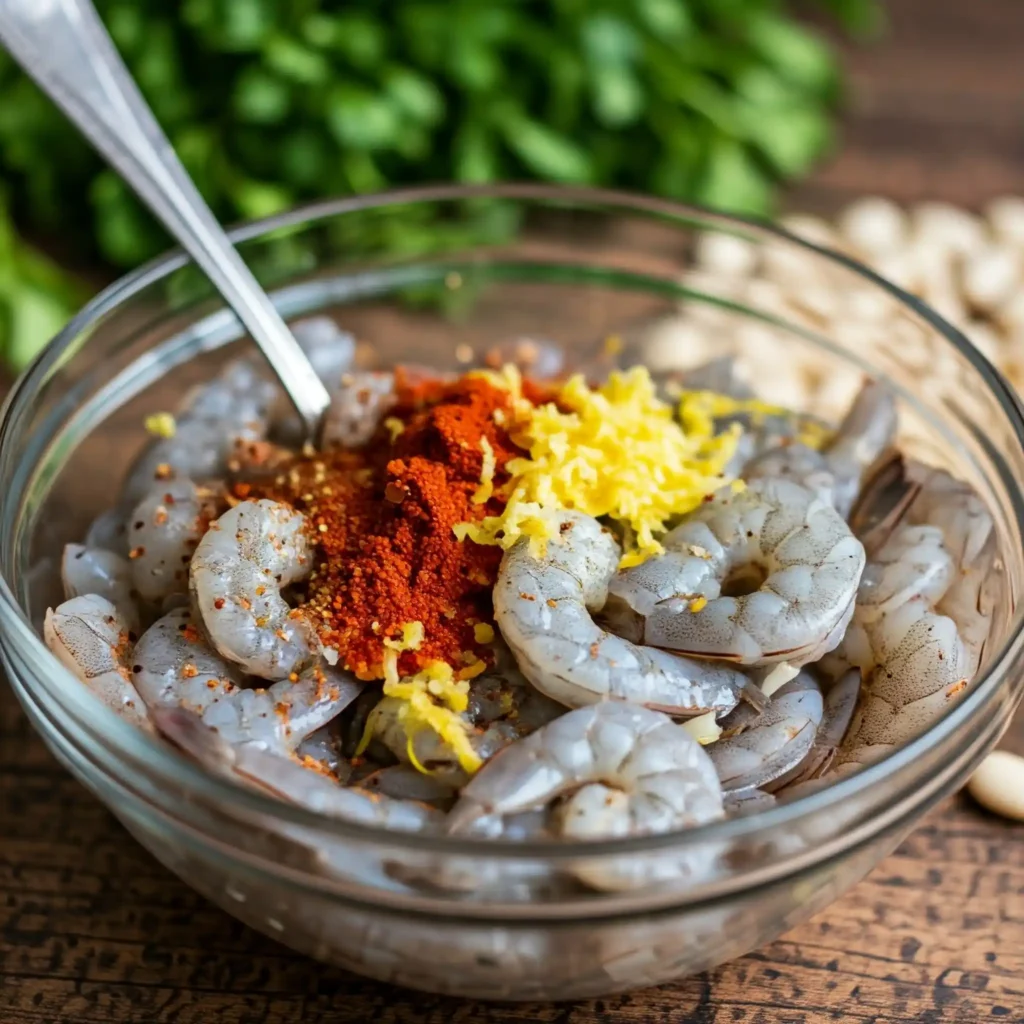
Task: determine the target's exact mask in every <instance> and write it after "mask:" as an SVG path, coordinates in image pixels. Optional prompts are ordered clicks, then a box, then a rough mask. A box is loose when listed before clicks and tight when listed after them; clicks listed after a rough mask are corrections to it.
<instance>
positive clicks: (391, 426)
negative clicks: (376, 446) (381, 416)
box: [384, 416, 405, 444]
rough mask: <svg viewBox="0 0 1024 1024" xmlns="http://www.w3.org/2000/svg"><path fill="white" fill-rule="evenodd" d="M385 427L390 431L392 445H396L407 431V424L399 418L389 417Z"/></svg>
mask: <svg viewBox="0 0 1024 1024" xmlns="http://www.w3.org/2000/svg"><path fill="white" fill-rule="evenodd" d="M384 426H385V427H386V428H387V429H388V432H389V433H390V434H391V443H392V444H394V443H395V441H397V440H398V436H399V434H401V433H402V431H403V430H405V424H404V423H403V422H402V421H401V420H400V419H399V418H398V417H397V416H388V417H387V418H386V419H385V420H384Z"/></svg>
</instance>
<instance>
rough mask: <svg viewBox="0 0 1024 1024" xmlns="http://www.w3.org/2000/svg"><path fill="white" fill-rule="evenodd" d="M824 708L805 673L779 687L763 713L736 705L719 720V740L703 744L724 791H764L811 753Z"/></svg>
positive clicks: (817, 692)
mask: <svg viewBox="0 0 1024 1024" xmlns="http://www.w3.org/2000/svg"><path fill="white" fill-rule="evenodd" d="M823 712H824V706H823V703H822V697H821V689H820V688H819V686H818V684H817V683H816V682H815V680H814V679H813V678H812V677H811V675H810V674H809V673H807V672H801V673H800V674H799V675H798V676H797V677H796V678H795V679H792V680H790V681H789V682H788V683H786V684H785V685H784V686H781V687H779V689H778V690H776V691H775V693H774V694H772V697H771V700H770V702H769V704H768V707H767V708H766V709H765V710H764V711H763V712H760V713H756V712H752V711H751V710H748V707H747V706H746V705H740V706H739V707H738V708H737V709H736V710H735V711H734V712H732V714H731V715H729V716H727V717H726V718H725V719H723V721H722V729H723V730H724V732H723V738H722V739H719V740H718V741H717V742H715V743H712V744H710V745H709V746H708V747H707V752H708V756H709V757H710V758H711V760H712V762H713V764H714V766H715V770H716V771H717V772H718V778H719V779H720V780H721V783H722V789H723V790H725V791H727V792H728V791H730V790H741V789H751V788H757V789H768V788H769V787H770V784H771V783H773V782H775V780H777V779H779V778H781V777H782V776H784V775H785V774H786V773H787V772H790V771H791V770H792V769H793V768H795V767H796V766H797V765H799V764H800V763H801V762H802V761H804V759H805V758H806V757H807V755H808V754H809V753H810V752H811V749H812V747H813V746H814V741H815V737H816V736H817V732H818V727H819V726H820V725H821V719H822V715H823Z"/></svg>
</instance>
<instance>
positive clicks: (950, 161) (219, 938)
mask: <svg viewBox="0 0 1024 1024" xmlns="http://www.w3.org/2000/svg"><path fill="white" fill-rule="evenodd" d="M889 9H890V18H891V29H890V34H889V36H888V37H887V39H886V40H885V41H884V42H883V43H881V44H880V45H878V46H876V47H875V48H874V49H871V50H856V49H854V48H849V50H848V57H847V59H848V66H849V69H850V80H851V92H850V96H849V100H848V110H847V113H846V116H845V129H844V147H843V148H842V149H841V151H840V154H839V156H838V157H837V158H836V159H835V160H834V161H832V162H831V163H829V164H827V165H826V166H825V167H824V168H823V169H822V170H821V171H820V173H818V174H817V175H816V176H815V177H814V178H813V180H812V181H810V182H809V183H808V184H806V185H804V186H802V187H801V189H800V190H799V191H798V192H796V193H795V194H794V195H793V196H792V197H791V199H790V205H791V206H792V207H793V208H800V209H815V210H819V211H822V212H826V213H827V212H831V211H834V210H835V209H837V208H838V206H839V205H840V204H841V203H842V202H844V201H846V200H847V199H850V198H852V197H854V196H856V195H858V194H862V193H864V192H869V191H875V192H880V193H883V194H888V195H891V196H893V197H895V198H897V199H900V200H908V201H909V200H918V199H924V198H929V199H947V200H950V201H953V202H957V203H962V204H966V205H969V206H980V205H981V204H982V203H983V202H984V201H985V200H986V199H988V198H990V197H991V196H994V195H997V194H1000V193H1006V192H1017V193H1021V194H1024V61H1022V60H1021V53H1022V52H1024V3H1022V2H1021V0H974V2H973V3H963V2H961V0H941V2H940V0H892V2H891V3H890V4H889ZM1004 743H1005V745H1008V746H1010V747H1011V748H1016V749H1018V750H1020V751H1021V752H1024V721H1021V720H1018V723H1017V725H1016V726H1015V727H1014V728H1012V729H1011V732H1010V733H1009V734H1008V736H1007V738H1006V740H1005V741H1004ZM370 1020H373V1021H379V1022H381V1024H477V1022H479V1024H518V1022H524V1024H525V1022H538V1024H619V1022H623V1024H654V1022H672V1024H727V1022H729V1024H732V1022H742V1024H824V1022H826V1021H844V1022H845V1021H848V1022H860V1024H911V1022H913V1024H935V1022H940V1021H962V1022H978V1021H985V1020H992V1021H998V1022H1002V1021H1007V1022H1022V1024H1024V827H1021V826H1015V825H1011V824H1008V823H1006V822H1002V821H999V820H997V819H995V818H993V817H991V816H989V815H987V814H985V813H984V812H982V811H980V810H979V809H978V808H977V807H976V806H974V805H973V804H972V803H971V802H970V801H969V800H968V798H966V797H964V796H959V797H956V798H954V799H952V800H951V801H949V802H947V803H946V804H945V805H944V806H943V807H941V808H940V809H938V810H937V811H936V812H935V813H933V814H932V815H931V816H930V817H929V818H928V819H927V820H926V821H925V822H924V823H923V824H922V825H921V827H920V828H919V829H918V830H917V831H916V832H915V833H914V834H913V835H912V836H911V837H910V838H909V839H907V841H906V842H904V843H903V844H902V846H900V848H899V849H898V850H897V851H896V852H895V853H894V854H893V855H892V856H891V857H889V858H888V859H887V860H886V861H884V862H883V863H882V864H881V865H880V866H879V867H878V868H877V869H876V870H875V871H874V872H873V873H872V874H871V875H870V876H869V877H868V878H867V879H866V880H865V881H864V882H862V883H861V884H860V885H859V886H857V887H856V888H855V889H854V890H853V891H852V892H850V893H849V894H848V895H847V896H846V897H845V898H843V899H841V900H839V901H838V902H837V903H835V904H833V905H832V906H831V907H829V908H828V909H827V910H826V911H824V912H823V913H821V914H819V915H818V916H817V917H815V918H814V919H812V920H811V921H809V922H808V923H806V924H805V925H803V926H801V927H799V928H797V929H795V930H793V931H792V932H790V933H788V934H787V935H785V936H784V937H783V938H782V939H780V940H779V941H777V942H774V943H772V944H771V945H770V946H767V947H766V948H764V949H761V950H759V951H757V952H756V953H752V954H751V955H749V956H746V957H743V958H742V959H740V960H736V961H734V962H733V963H730V964H726V965H725V966H723V967H721V968H719V969H718V970H716V971H714V972H713V973H711V974H708V975H704V976H700V977H696V978H691V979H688V980H685V981H682V982H679V983H677V984H674V985H668V986H664V987H662V988H659V989H654V990H647V991H642V992H636V993H632V994H629V995H624V996H618V997H614V998H609V999H603V1000H593V1001H589V1002H581V1003H575V1004H562V1005H540V1004H527V1005H521V1006H509V1005H502V1006H490V1005H485V1004H480V1003H466V1002H461V1001H458V1000H453V999H447V998H438V997H430V996H424V995H420V994H415V993H410V992H406V991H403V990H399V989H395V988H392V987H389V986H385V985H380V984H376V983H372V982H367V981H363V980H361V979H359V978H356V977H353V976H352V975H348V974H346V973H344V972H342V971H338V970H334V969H330V968H325V967H322V966H319V965H317V964H314V963H312V962H310V961H308V960H305V959H303V958H301V957H298V956H296V955H294V954H292V953H290V952H289V951H288V950H286V949H285V948H284V947H282V946H279V945H277V944H275V943H274V942H272V941H271V940H269V939H265V938H263V937H262V936H260V935H257V934H256V933H254V932H251V931H249V930H248V929H246V928H244V927H243V926H241V925H240V924H237V923H236V922H235V921H234V920H232V919H231V918H229V917H228V916H227V915H225V914H224V913H222V912H221V911H219V910H217V909H215V908H213V907H212V906H210V905H208V904H206V903H205V902H204V901H203V900H201V899H200V898H199V897H197V896H195V895H194V894H193V893H192V892H191V891H190V890H189V889H188V888H187V887H186V886H185V885H183V884H182V883H181V882H179V881H178V880H177V879H176V878H174V877H173V876H171V875H169V874H168V873H167V871H165V870H164V869H163V868H162V867H160V866H159V865H158V864H157V863H156V862H155V861H154V860H153V859H152V858H151V857H149V856H148V855H147V854H146V853H145V852H144V851H143V850H142V849H141V848H140V847H139V846H137V845H136V843H135V842H134V841H133V840H132V839H131V838H130V837H129V836H128V835H127V834H126V833H125V832H124V830H123V829H122V828H121V827H120V825H118V824H117V822H116V821H115V820H114V819H113V818H112V817H111V815H110V814H108V813H107V811H106V810H104V808H103V807H102V806H101V805H100V804H98V803H97V802H96V800H95V799H94V798H93V797H91V796H90V795H89V794H87V793H86V792H85V791H84V790H83V789H82V788H81V787H80V786H79V785H78V784H77V783H75V782H73V781H72V780H71V778H70V777H69V776H68V775H67V774H66V773H65V772H64V771H63V770H62V769H61V768H60V767H58V766H57V764H56V763H55V762H54V761H53V759H52V758H51V757H50V756H49V754H48V753H47V752H46V751H45V749H44V748H43V746H42V744H41V742H40V741H39V740H38V739H37V738H36V737H35V736H34V734H33V733H32V731H31V730H30V728H29V726H28V724H27V722H26V721H25V718H24V716H23V715H22V713H21V711H20V709H19V708H18V707H17V706H16V704H15V702H14V701H13V698H12V697H11V696H10V694H9V691H7V690H6V687H5V684H3V683H2V682H0V1024H85V1022H90V1024H99V1022H116V1024H127V1022H132V1024H134V1022H139V1024H157V1022H167V1024H172V1022H173V1024H296V1022H302V1024H362V1022H366V1021H370Z"/></svg>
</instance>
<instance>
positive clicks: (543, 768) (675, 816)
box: [447, 700, 723, 891]
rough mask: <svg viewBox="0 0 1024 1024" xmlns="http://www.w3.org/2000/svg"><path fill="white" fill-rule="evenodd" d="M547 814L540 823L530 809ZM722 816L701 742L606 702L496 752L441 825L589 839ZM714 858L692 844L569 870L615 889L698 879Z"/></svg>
mask: <svg viewBox="0 0 1024 1024" xmlns="http://www.w3.org/2000/svg"><path fill="white" fill-rule="evenodd" d="M560 798H564V799H563V800H561V801H560ZM547 808H550V812H549V813H548V814H547V815H546V817H545V816H542V815H539V814H530V813H529V812H538V811H539V812H543V811H544V810H545V809H547ZM524 815H526V817H524ZM722 816H723V810H722V790H721V786H720V785H719V782H718V776H717V775H716V774H715V769H714V765H712V763H711V761H710V759H709V758H708V756H707V754H706V753H705V751H704V749H703V748H702V747H701V745H700V744H699V743H698V742H697V741H696V740H694V739H692V738H691V737H690V735H689V734H688V733H687V732H686V730H685V729H683V728H682V727H681V726H679V725H677V724H676V723H675V722H673V721H672V719H671V718H669V717H668V716H667V715H663V714H662V713H661V712H659V711H651V710H650V709H649V708H645V707H640V706H639V705H636V704H627V703H625V702H624V701H614V700H610V701H604V702H602V703H600V704H593V705H590V706H589V707H585V708H578V709H577V710H575V711H570V712H568V713H567V714H565V715H563V716H562V717H561V718H557V719H555V721H553V722H550V723H549V724H548V725H545V726H543V727H542V728H541V729H538V730H537V732H535V733H533V734H532V735H530V736H528V737H526V739H523V740H520V741H519V742H518V743H514V744H512V745H511V746H509V747H506V748H505V749H504V750H503V751H501V752H500V753H499V754H497V755H496V756H495V757H494V758H493V759H492V760H491V761H489V762H488V763H487V764H486V765H484V767H483V768H481V769H480V771H479V772H477V774H476V775H475V776H473V778H472V780H471V781H470V782H469V784H468V785H467V786H466V787H465V788H464V789H463V790H462V793H461V796H460V797H459V801H458V803H457V804H456V805H455V807H454V808H453V809H452V810H451V811H450V812H449V815H448V820H447V828H448V831H449V832H457V833H467V832H468V833H472V832H482V833H483V834H485V835H488V836H491V837H492V838H499V837H501V838H504V836H505V835H506V832H509V831H511V832H513V833H514V834H517V835H518V834H519V833H521V832H523V830H524V829H525V831H526V835H525V838H532V837H533V834H543V835H548V836H551V837H554V838H564V839H573V840H592V839H607V838H612V837H621V836H632V835H641V834H650V833H657V832H671V831H674V830H676V829H682V828H690V827H693V826H696V825H702V824H704V823H706V822H711V821H715V820H717V819H719V818H721V817H722ZM716 856H717V854H716V851H715V850H713V849H710V848H708V847H706V846H701V847H696V848H693V849H688V850H687V851H686V853H685V854H682V855H674V854H667V853H665V852H663V851H658V852H657V854H655V855H654V856H652V857H643V856H639V857H612V858H598V857H594V858H581V859H579V860H576V861H574V862H573V863H572V864H571V865H569V868H570V870H571V872H572V873H573V874H574V875H575V876H576V877H577V878H579V879H580V880H581V881H583V882H585V883H586V884H588V885H590V886H592V887H593V888H595V889H599V890H611V891H614V890H622V889H632V888H637V887H640V886H645V885H649V884H652V883H654V882H658V881H668V880H672V879H680V878H683V879H692V878H694V877H695V876H702V875H704V874H706V873H707V871H708V870H709V868H710V867H711V864H712V863H713V862H714V860H715V858H716ZM452 874H453V875H454V874H456V872H455V871H454V869H453V871H452ZM540 880H541V879H539V878H538V879H533V880H532V881H531V880H528V879H524V880H523V881H524V882H527V884H534V885H535V884H537V882H538V881H540Z"/></svg>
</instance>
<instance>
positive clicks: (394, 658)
mask: <svg viewBox="0 0 1024 1024" xmlns="http://www.w3.org/2000/svg"><path fill="white" fill-rule="evenodd" d="M422 643H423V623H422V622H407V623H405V624H404V625H403V626H402V637H401V639H400V640H385V641H384V646H385V651H384V664H383V668H384V686H383V690H382V692H383V696H384V697H385V698H388V697H390V698H392V699H394V700H396V701H398V702H399V705H398V712H397V715H398V723H399V725H400V726H401V727H402V729H404V730H405V735H406V751H407V753H408V755H409V763H410V764H411V765H412V766H413V767H414V768H415V769H416V770H417V771H420V772H423V773H424V774H427V773H428V769H426V768H425V767H424V766H423V765H422V764H420V762H419V761H418V759H417V758H416V754H415V751H414V744H415V739H416V734H417V733H419V732H421V731H422V730H424V729H430V730H432V731H433V732H435V733H437V735H438V736H439V737H440V738H441V740H442V742H443V743H444V744H445V745H446V746H447V747H448V748H449V749H450V750H451V751H452V753H454V754H455V756H456V758H457V759H458V762H459V764H460V765H461V766H462V768H463V770H464V771H466V772H470V773H472V772H475V771H476V770H477V769H478V768H479V767H480V766H481V765H482V764H483V761H481V759H480V755H479V754H477V752H476V751H475V750H474V749H473V744H472V743H471V742H470V739H469V732H470V726H469V723H468V722H467V721H466V720H465V719H464V718H462V717H461V715H462V712H464V711H465V710H466V708H467V707H469V679H471V678H472V677H473V676H475V675H479V674H480V672H482V671H483V670H484V669H485V668H486V667H487V666H486V665H485V664H484V663H483V662H482V661H481V662H477V664H474V665H468V666H466V668H464V669H462V670H460V672H459V673H458V678H457V677H456V673H455V671H454V669H453V668H452V667H451V665H449V664H448V663H447V662H444V661H428V662H427V663H426V664H425V665H424V666H423V668H422V669H421V670H420V671H419V672H417V673H416V674H415V675H413V676H406V677H405V678H404V679H403V678H402V677H401V676H400V675H399V673H398V656H399V654H401V652H402V651H415V650H416V649H418V648H419V646H420V645H421V644H422ZM478 666H479V667H478ZM379 708H380V704H378V705H377V707H376V708H374V710H373V711H372V712H371V713H370V715H369V717H368V719H367V721H366V728H365V730H364V731H363V736H362V738H361V739H360V741H359V746H358V747H357V748H356V754H357V755H359V754H361V753H362V752H363V751H364V750H365V749H366V748H367V746H368V745H369V743H370V739H371V738H372V736H373V734H374V730H375V728H376V725H377V717H376V712H377V711H378V709H379Z"/></svg>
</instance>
